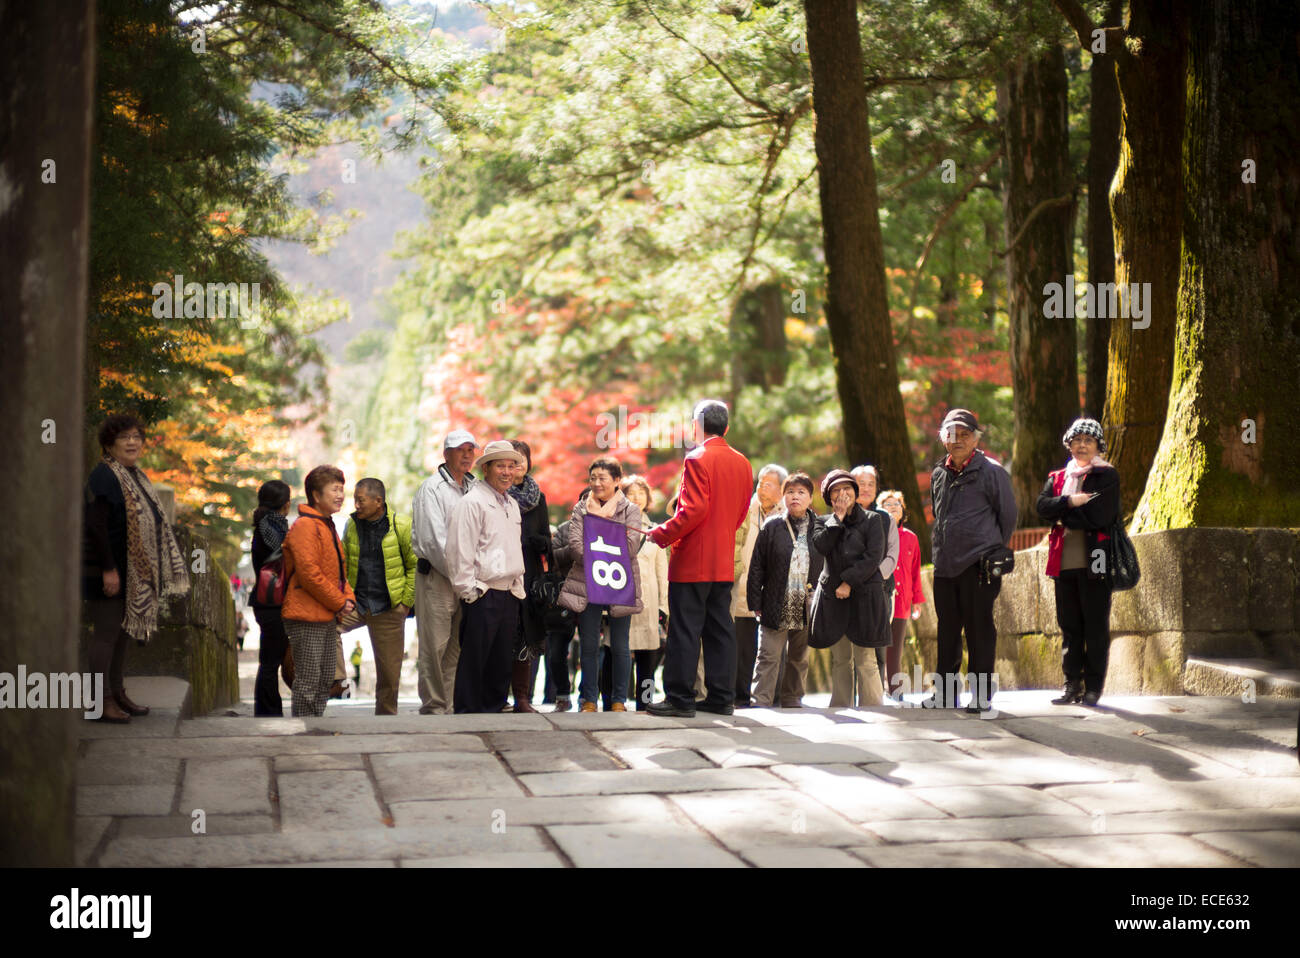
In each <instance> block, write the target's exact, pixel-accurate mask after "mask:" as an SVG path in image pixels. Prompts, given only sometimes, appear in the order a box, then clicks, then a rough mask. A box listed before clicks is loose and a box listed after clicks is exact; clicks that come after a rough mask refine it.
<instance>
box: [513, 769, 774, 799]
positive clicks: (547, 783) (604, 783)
mask: <svg viewBox="0 0 1300 958" xmlns="http://www.w3.org/2000/svg"><path fill="white" fill-rule="evenodd" d="M519 780H520V781H521V782H522V783H523V784H524V786H525V787H526V788H527V789H528V790H529V791H530V792H532V793H533V794H534V795H618V794H627V793H645V794H658V793H667V792H704V791H711V790H714V789H719V790H721V789H731V788H774V787H778V788H779V787H780V785H781V783H780V782H779V781H778V780H776V779H774V778H773V777H772V776H771V775H769V774H767V772H766V771H764V770H763V769H759V768H702V769H697V770H693V771H677V770H675V769H626V770H622V771H617V772H543V773H541V774H537V775H521V776H520V777H519Z"/></svg>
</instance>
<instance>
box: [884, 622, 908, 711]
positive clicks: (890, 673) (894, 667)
mask: <svg viewBox="0 0 1300 958" xmlns="http://www.w3.org/2000/svg"><path fill="white" fill-rule="evenodd" d="M889 630H890V633H891V634H892V636H893V639H894V641H893V642H891V643H890V645H889V648H888V649H887V650H886V652H887V654H886V656H885V670H884V671H883V672H881V673H880V675H881V678H882V680H883V681H884V684H885V691H886V692H889V693H890V694H893V692H892V690H891V689H890V687H889V684H890V683H891V682H893V681H894V676H896V675H898V672H899V670H900V669H901V668H902V667H903V642H904V640H905V639H906V638H907V619H894V620H892V621H891V622H890V623H889ZM899 684H900V685H901V684H902V682H901V681H900V682H899Z"/></svg>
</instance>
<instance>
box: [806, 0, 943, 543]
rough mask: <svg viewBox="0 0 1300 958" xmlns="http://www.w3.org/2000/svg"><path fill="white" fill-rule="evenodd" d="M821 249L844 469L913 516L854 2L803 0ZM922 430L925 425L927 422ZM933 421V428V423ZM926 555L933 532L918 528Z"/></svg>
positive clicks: (912, 478)
mask: <svg viewBox="0 0 1300 958" xmlns="http://www.w3.org/2000/svg"><path fill="white" fill-rule="evenodd" d="M804 10H805V13H806V16H807V22H808V57H809V59H810V61H811V65H812V88H813V109H814V111H815V113H816V119H817V125H816V132H815V143H816V148H817V160H818V163H819V164H820V168H819V176H818V188H819V194H820V198H821V212H822V235H823V242H824V244H825V247H826V274H827V275H826V279H827V285H826V322H827V325H828V327H829V330H830V336H831V349H832V351H833V352H834V354H835V379H836V386H837V388H838V390H839V395H840V407H841V409H842V410H843V415H844V444H845V447H846V450H847V452H848V454H849V460H850V463H849V464H850V465H851V464H856V463H868V462H869V463H872V464H874V465H875V466H876V467H877V469H879V470H880V473H881V482H882V483H883V484H884V487H892V488H896V489H899V490H901V491H902V493H903V495H904V497H905V498H906V499H907V501H908V503H909V504H911V506H912V508H913V509H915V510H917V511H918V513H919V510H920V505H921V500H920V493H919V490H918V487H917V483H916V464H915V463H914V462H913V461H912V452H911V449H910V447H909V445H908V440H907V419H906V417H905V415H904V413H903V397H902V395H901V394H900V393H899V391H898V363H897V357H896V355H895V351H894V332H893V328H892V325H891V323H890V320H889V300H888V296H887V293H886V288H885V256H884V249H883V245H882V242H881V237H880V215H879V205H880V204H879V200H878V198H877V195H876V168H875V161H874V160H873V158H872V155H871V124H870V117H869V115H868V110H867V91H866V84H865V82H864V77H863V66H862V37H861V34H860V32H859V28H858V8H857V3H856V2H855V0H806V2H805V4H804ZM927 425H928V424H927ZM935 425H937V424H935ZM915 531H916V534H917V537H918V538H919V539H920V540H921V549H922V555H923V556H927V557H928V556H929V551H930V530H929V529H928V528H927V526H926V525H925V523H923V522H918V523H916V524H915Z"/></svg>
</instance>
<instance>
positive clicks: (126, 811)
mask: <svg viewBox="0 0 1300 958" xmlns="http://www.w3.org/2000/svg"><path fill="white" fill-rule="evenodd" d="M175 799H176V786H175V785H78V786H77V814H78V815H88V816H95V815H167V814H170V813H171V810H172V802H173V801H175Z"/></svg>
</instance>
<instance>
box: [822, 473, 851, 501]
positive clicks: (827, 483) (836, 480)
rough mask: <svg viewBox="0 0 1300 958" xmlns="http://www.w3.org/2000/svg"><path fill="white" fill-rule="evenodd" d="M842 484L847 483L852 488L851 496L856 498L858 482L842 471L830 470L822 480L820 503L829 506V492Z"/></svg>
mask: <svg viewBox="0 0 1300 958" xmlns="http://www.w3.org/2000/svg"><path fill="white" fill-rule="evenodd" d="M844 483H848V484H849V485H850V486H852V487H853V495H854V497H855V498H856V497H857V494H858V481H857V480H856V479H854V478H853V477H852V476H850V475H849V474H848V473H847V472H846V471H845V470H843V469H832V470H831V471H830V472H828V473H826V478H825V479H823V480H822V501H824V502H825V503H826V505H828V506H829V505H830V504H831V490H832V489H834V488H835V487H836V486H838V485H842V484H844Z"/></svg>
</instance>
